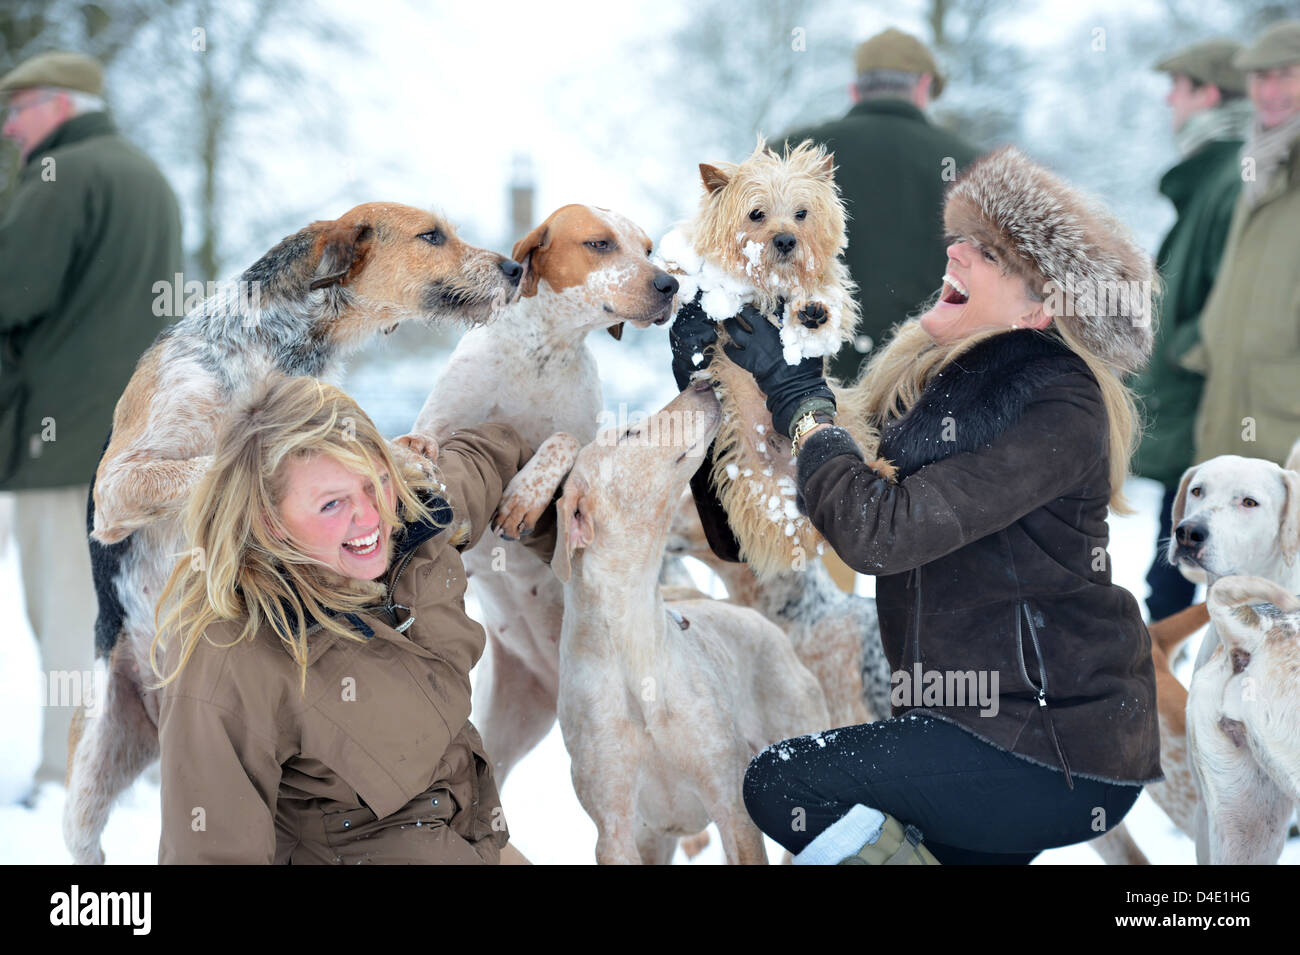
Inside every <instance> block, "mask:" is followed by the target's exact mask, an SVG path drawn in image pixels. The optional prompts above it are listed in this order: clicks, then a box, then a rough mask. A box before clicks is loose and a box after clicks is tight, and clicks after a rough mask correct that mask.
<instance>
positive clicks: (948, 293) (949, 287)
mask: <svg viewBox="0 0 1300 955" xmlns="http://www.w3.org/2000/svg"><path fill="white" fill-rule="evenodd" d="M939 301H941V302H943V303H944V304H945V305H965V304H966V303H967V302H969V301H970V292H969V291H968V290H967V289H966V286H965V285H962V283H961V282H960V281H959V280H958V279H956V278H955V277H953V276H951V275H948V274H946V273H945V274H944V277H943V292H942V294H940V296H939Z"/></svg>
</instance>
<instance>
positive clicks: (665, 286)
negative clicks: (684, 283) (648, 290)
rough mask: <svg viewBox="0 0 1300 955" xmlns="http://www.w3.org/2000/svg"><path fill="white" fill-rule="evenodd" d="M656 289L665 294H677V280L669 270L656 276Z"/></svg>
mask: <svg viewBox="0 0 1300 955" xmlns="http://www.w3.org/2000/svg"><path fill="white" fill-rule="evenodd" d="M654 285H655V291H656V292H660V293H662V294H663V295H676V294H677V280H676V279H675V278H673V277H672V276H671V275H669V274H668V273H667V272H660V273H659V274H658V275H656V276H655V282H654Z"/></svg>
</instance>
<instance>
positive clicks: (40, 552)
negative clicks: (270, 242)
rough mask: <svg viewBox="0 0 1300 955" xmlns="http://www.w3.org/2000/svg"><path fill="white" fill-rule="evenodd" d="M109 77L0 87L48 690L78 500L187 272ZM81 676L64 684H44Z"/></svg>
mask: <svg viewBox="0 0 1300 955" xmlns="http://www.w3.org/2000/svg"><path fill="white" fill-rule="evenodd" d="M102 97H103V69H102V67H101V66H100V64H99V63H98V62H97V61H95V60H93V59H91V58H90V57H86V56H81V55H79V54H76V53H45V54H42V55H40V56H37V57H33V58H32V59H30V60H28V61H26V62H25V63H22V64H21V65H19V66H18V67H17V68H16V69H14V70H12V71H11V72H10V73H8V74H7V75H6V76H4V77H3V78H0V100H3V105H4V106H5V107H6V109H5V119H4V126H3V134H4V135H5V136H6V137H7V138H9V139H13V140H15V141H16V142H17V143H18V146H19V150H20V161H21V163H22V169H21V172H20V175H19V179H18V185H17V188H16V190H15V191H14V194H13V196H12V199H11V200H10V202H9V204H8V206H7V207H6V208H5V209H4V210H3V211H0V263H3V264H4V269H3V273H0V491H12V492H14V500H13V507H14V536H15V540H16V541H17V544H18V554H19V560H20V562H21V565H22V573H23V590H24V594H25V597H26V601H27V614H28V617H29V619H30V621H31V625H32V630H33V631H34V632H35V634H36V639H37V641H38V643H39V644H40V649H41V657H42V668H43V679H44V681H45V686H46V688H47V693H48V692H49V688H51V687H69V686H74V685H75V686H78V687H79V688H80V692H81V693H84V694H89V693H91V692H93V691H92V689H91V687H90V686H85V685H82V683H81V679H80V675H81V674H85V673H87V672H88V671H90V669H91V666H92V660H93V634H94V623H95V615H96V612H97V603H96V599H95V592H94V588H93V585H92V581H91V571H90V558H89V551H88V545H87V540H86V534H87V520H86V517H87V497H88V494H89V486H90V481H91V478H92V477H93V476H94V472H95V466H96V462H97V461H98V459H99V455H100V452H101V451H102V450H103V447H104V440H105V438H106V437H107V436H108V432H109V428H110V426H111V424H112V418H113V408H114V406H115V405H116V403H117V399H118V396H120V395H121V393H122V391H123V389H124V388H125V387H126V383H127V381H128V380H129V379H130V377H131V373H132V371H133V370H134V368H135V363H136V361H137V360H138V359H139V357H140V355H141V353H142V352H143V351H144V350H145V349H146V348H148V347H149V345H150V344H151V343H152V342H153V340H154V338H155V337H156V336H157V334H158V332H159V331H160V330H161V329H162V328H163V326H164V324H165V322H166V320H165V319H164V318H161V317H158V316H156V315H155V314H154V311H153V303H154V300H155V298H157V297H158V293H157V292H156V291H155V290H154V287H153V286H154V283H155V282H159V281H165V282H167V283H168V286H169V287H170V285H171V284H172V283H173V282H174V281H175V276H176V274H177V273H179V272H180V271H181V269H182V262H183V260H182V252H181V221H180V209H179V206H178V205H177V202H176V197H175V195H174V194H173V192H172V190H171V188H170V187H169V186H168V184H167V181H166V180H165V179H164V178H163V176H162V173H160V172H159V170H158V168H157V166H155V165H154V164H153V162H152V161H151V160H150V159H149V158H148V157H147V156H145V155H144V153H142V152H140V151H139V150H138V149H136V148H135V147H134V146H132V145H131V144H130V143H128V142H127V141H126V140H125V139H123V138H122V137H121V136H120V135H119V134H118V132H117V130H116V128H115V127H114V124H113V121H112V120H111V119H110V118H109V115H108V113H107V112H106V106H105V103H104V100H103V98H102ZM69 673H71V674H77V675H78V677H77V678H74V679H72V680H71V681H69V679H68V678H66V677H62V676H56V677H55V678H54V679H51V675H52V674H69ZM77 702H82V701H80V700H75V699H70V700H64V699H57V698H52V697H51V698H48V699H47V705H46V706H45V709H44V714H45V720H44V724H45V725H44V730H43V735H42V751H41V764H40V767H39V769H38V770H37V774H36V780H37V781H38V782H42V781H46V780H61V779H62V778H63V777H64V773H65V769H66V764H67V739H68V728H69V726H70V724H71V720H72V714H73V713H74V712H75V709H76V706H75V705H74V704H75V703H77Z"/></svg>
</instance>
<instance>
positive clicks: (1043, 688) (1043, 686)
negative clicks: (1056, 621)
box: [1016, 600, 1074, 789]
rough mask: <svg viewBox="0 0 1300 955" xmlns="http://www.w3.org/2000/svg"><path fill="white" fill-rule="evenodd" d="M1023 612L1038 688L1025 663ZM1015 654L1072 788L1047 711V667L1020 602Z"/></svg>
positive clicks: (1026, 608)
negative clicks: (1036, 665) (1031, 644)
mask: <svg viewBox="0 0 1300 955" xmlns="http://www.w3.org/2000/svg"><path fill="white" fill-rule="evenodd" d="M1021 611H1023V612H1024V615H1025V620H1026V621H1028V623H1029V639H1030V640H1032V641H1033V643H1034V655H1035V656H1036V657H1037V658H1038V682H1039V685H1038V686H1034V681H1033V680H1031V679H1030V678H1029V667H1028V666H1027V665H1026V663H1025V643H1024V632H1023V630H1021V627H1020V613H1021ZM1016 654H1017V656H1018V657H1019V658H1020V672H1021V674H1023V675H1024V678H1025V682H1026V683H1028V684H1029V685H1030V686H1031V687H1033V688H1034V689H1035V690H1037V691H1038V709H1039V711H1040V712H1041V713H1042V714H1043V720H1044V722H1045V723H1046V724H1047V734H1048V735H1049V736H1050V737H1051V738H1052V748H1053V749H1055V750H1056V755H1057V758H1059V759H1060V760H1061V768H1062V769H1063V770H1065V784H1066V785H1067V786H1068V787H1069V788H1070V789H1073V788H1074V780H1073V778H1072V777H1071V775H1070V764H1069V763H1068V762H1067V761H1066V759H1065V753H1064V752H1063V751H1062V750H1061V743H1060V740H1058V739H1057V737H1056V726H1055V724H1053V722H1052V714H1051V713H1049V712H1048V711H1047V667H1046V666H1044V664H1043V649H1042V647H1041V646H1040V645H1039V643H1038V628H1037V627H1035V626H1034V618H1033V616H1032V615H1031V614H1030V612H1029V604H1028V603H1026V602H1025V601H1023V600H1022V601H1020V602H1019V604H1017V609H1016Z"/></svg>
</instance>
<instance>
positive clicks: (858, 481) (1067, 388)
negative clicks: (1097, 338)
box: [796, 372, 1110, 574]
mask: <svg viewBox="0 0 1300 955" xmlns="http://www.w3.org/2000/svg"><path fill="white" fill-rule="evenodd" d="M956 426H957V427H959V428H960V427H961V422H960V421H958V422H957V423H956ZM1107 440H1108V438H1107V428H1106V411H1105V408H1104V407H1103V406H1102V400H1101V392H1100V390H1099V389H1098V387H1097V384H1096V382H1095V381H1094V380H1093V379H1092V378H1091V377H1090V376H1089V375H1086V374H1084V373H1083V372H1070V373H1067V374H1064V375H1062V376H1061V377H1060V378H1058V379H1056V380H1054V381H1053V382H1051V383H1050V384H1048V385H1045V386H1043V388H1042V390H1041V391H1039V392H1038V394H1037V395H1036V396H1035V397H1034V399H1033V400H1032V401H1031V402H1030V403H1029V404H1027V405H1026V406H1025V409H1024V412H1023V413H1022V415H1021V417H1020V419H1019V420H1018V421H1017V422H1016V423H1015V424H1014V425H1012V426H1011V427H1009V428H1007V429H1006V430H1005V431H1003V432H1002V434H1001V435H999V436H998V438H997V439H996V440H995V441H994V442H993V443H992V444H990V445H987V446H986V447H984V448H983V449H981V450H979V451H968V452H963V453H959V454H954V455H952V456H951V457H948V458H943V459H941V460H939V461H935V462H934V463H933V464H929V465H927V466H926V467H923V468H921V469H920V470H919V471H917V472H915V473H914V474H912V475H911V476H909V477H908V478H906V479H905V480H904V481H902V482H901V483H900V484H896V485H895V484H889V483H888V482H886V481H885V480H884V479H882V478H881V477H879V476H878V475H877V474H876V472H875V471H873V470H872V469H871V468H870V467H869V466H868V465H867V464H866V463H864V462H863V460H862V455H861V452H860V451H859V450H858V448H857V446H856V445H855V444H854V443H853V440H852V439H851V438H850V437H849V436H848V433H847V432H846V431H844V430H843V429H840V428H824V429H822V430H820V431H818V432H817V433H816V434H812V435H809V437H808V438H807V439H806V440H805V441H804V444H803V447H802V448H801V449H800V452H799V457H798V466H799V473H798V490H799V493H798V497H797V498H796V502H797V503H798V506H799V508H800V510H802V511H803V513H805V514H807V515H808V517H809V519H810V520H811V521H812V522H813V526H814V527H816V528H817V529H818V530H819V531H821V533H822V535H823V536H825V538H826V540H827V542H828V543H830V545H831V547H833V548H834V550H835V552H836V553H837V554H838V555H839V556H840V558H841V559H842V560H843V561H844V562H845V563H846V564H848V565H849V566H850V567H852V568H853V569H854V570H856V571H857V572H858V573H862V574H896V573H900V572H902V571H906V570H911V569H912V568H913V567H919V566H920V565H922V564H926V563H929V562H930V561H932V560H936V559H938V558H940V557H943V556H944V555H945V554H950V553H952V552H953V551H955V550H957V549H958V548H959V547H962V546H964V545H966V544H968V543H970V542H971V541H975V540H979V539H980V538H982V537H987V536H988V535H989V534H992V533H995V532H996V531H999V530H1002V529H1003V528H1004V527H1008V526H1010V525H1011V524H1013V523H1015V522H1016V521H1018V520H1019V519H1020V518H1022V517H1024V516H1025V515H1026V514H1028V513H1030V512H1031V511H1034V510H1036V509H1037V508H1039V507H1041V506H1042V505H1043V504H1046V503H1047V502H1049V501H1052V500H1054V499H1055V498H1058V497H1060V496H1061V495H1063V494H1067V493H1069V492H1071V491H1073V490H1076V489H1078V487H1079V482H1080V481H1081V480H1082V478H1083V475H1084V473H1085V472H1086V471H1087V470H1088V469H1089V468H1091V467H1092V465H1093V463H1094V462H1095V461H1096V459H1097V457H1098V456H1099V455H1105V454H1106V448H1107ZM1096 492H1097V494H1099V495H1101V496H1109V494H1110V488H1109V487H1105V488H1097V489H1096Z"/></svg>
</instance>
